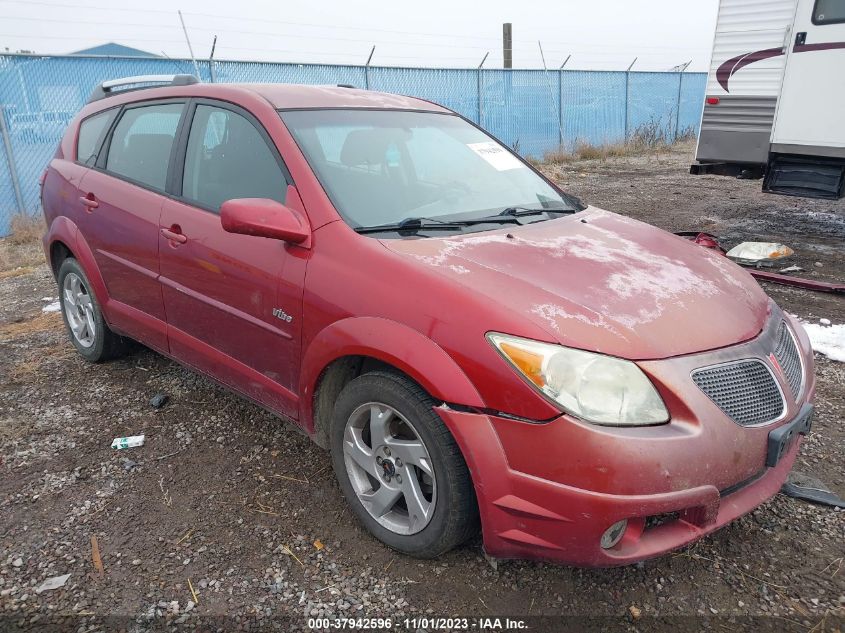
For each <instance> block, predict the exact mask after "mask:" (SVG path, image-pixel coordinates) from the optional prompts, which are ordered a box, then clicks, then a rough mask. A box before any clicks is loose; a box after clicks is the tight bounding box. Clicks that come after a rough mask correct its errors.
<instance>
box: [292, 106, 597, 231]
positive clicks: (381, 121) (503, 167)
mask: <svg viewBox="0 0 845 633" xmlns="http://www.w3.org/2000/svg"><path fill="white" fill-rule="evenodd" d="M280 114H281V117H282V120H283V121H284V123H285V125H286V126H287V127H288V129H289V130H290V131H291V133H292V134H293V136H294V138H295V139H296V142H297V143H298V145H299V147H300V148H301V149H302V151H303V153H304V154H305V157H306V159H307V160H308V162H309V164H310V165H311V168H312V169H313V170H314V172H315V173H316V175H317V177H318V178H319V180H320V183H321V184H322V185H323V188H324V189H325V190H326V192H327V193H328V195H329V197H330V198H331V200H332V202H333V204H334V205H335V208H337V210H338V211H339V212H340V214H341V215H342V216H343V218H344V219H345V220H346V222H347V223H348V224H350V225H351V226H352V227H353V228H356V229H365V228H368V227H381V226H389V225H397V224H399V223H402V222H403V221H405V223H406V224H405V225H407V221H408V220H409V219H410V220H413V221H415V226H416V227H417V229H419V228H420V226H421V224H420V222H418V221H417V220H420V219H421V220H423V224H424V225H425V226H429V227H431V226H433V225H434V224H436V223H440V224H441V225H442V224H443V223H446V222H464V223H465V225H470V224H471V225H472V227H473V229H472V230H479V229H492V228H497V227H496V225H495V224H487V223H478V222H467V221H472V220H477V219H480V218H489V217H491V216H495V215H498V214H500V213H506V214H510V215H511V216H515V215H528V214H531V213H532V211H533V215H538V216H541V217H538V218H532V219H533V220H539V219H549V218H550V217H556V216H555V215H554V212H558V213H560V212H571V211H573V210H578V209H580V208H581V207H580V205H579V204H578V202H577V200H575V199H574V198H570V197H568V196H566V195H563V194H561V193H560V192H559V191H558V190H557V189H555V188H554V187H553V186H551V185H550V184H549V183H548V182H546V181H545V180H544V179H543V178H541V177H540V176H538V175H537V174H536V173H535V172H534V170H532V169H530V168H529V167H528V166H527V165H526V164H525V163H523V162H522V161H521V160H520V159H519V158H518V157H517V156H515V155H514V154H513V153H512V152H511V151H510V150H508V149H507V148H505V147H504V146H502V145H501V144H500V143H498V142H497V141H495V140H494V139H493V138H491V137H490V136H488V135H487V134H485V133H484V132H482V131H481V130H480V129H478V128H476V127H475V126H473V125H471V124H470V123H468V122H467V121H465V120H463V119H462V118H460V117H458V116H455V115H451V114H438V113H433V112H409V111H397V110H352V109H337V110H335V109H328V110H327V109H321V110H288V111H281V112H280ZM544 211H548V213H544ZM450 226H452V225H450ZM437 228H441V229H447V228H448V227H447V226H440V227H437ZM452 230H455V231H460V230H462V228H461V227H460V226H452ZM362 232H363V231H362ZM441 233H442V231H439V232H438V234H441Z"/></svg>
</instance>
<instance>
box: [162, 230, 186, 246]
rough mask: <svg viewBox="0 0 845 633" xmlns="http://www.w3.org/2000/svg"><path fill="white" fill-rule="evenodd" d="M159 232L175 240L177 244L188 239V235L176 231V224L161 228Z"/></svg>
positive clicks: (172, 240)
mask: <svg viewBox="0 0 845 633" xmlns="http://www.w3.org/2000/svg"><path fill="white" fill-rule="evenodd" d="M174 229H176V230H174ZM161 234H162V235H164V237H166V238H167V239H169V240H170V241H171V242H176V243H178V244H184V243H185V242H187V241H188V236H187V235H183V234H182V233H180V232H178V227H176V226H172V227H170V228H169V229H162V230H161Z"/></svg>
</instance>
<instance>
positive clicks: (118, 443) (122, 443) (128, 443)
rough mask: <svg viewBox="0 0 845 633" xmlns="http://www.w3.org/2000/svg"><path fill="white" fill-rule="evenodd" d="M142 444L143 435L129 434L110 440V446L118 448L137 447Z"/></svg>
mask: <svg viewBox="0 0 845 633" xmlns="http://www.w3.org/2000/svg"><path fill="white" fill-rule="evenodd" d="M143 445H144V436H143V435H130V436H128V437H116V438H114V440H112V443H111V447H112V448H116V449H118V450H120V449H123V448H137V447H138V446H143Z"/></svg>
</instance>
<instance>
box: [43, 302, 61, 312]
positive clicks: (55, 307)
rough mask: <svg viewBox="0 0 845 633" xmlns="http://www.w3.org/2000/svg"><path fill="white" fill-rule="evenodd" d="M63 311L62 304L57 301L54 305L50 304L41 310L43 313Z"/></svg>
mask: <svg viewBox="0 0 845 633" xmlns="http://www.w3.org/2000/svg"><path fill="white" fill-rule="evenodd" d="M61 309H62V304H61V303H59V300H58V299H56V300H55V301H53V302H52V303H48V304H47V305H46V306H44V307H43V308H41V311H42V312H59V311H60V310H61Z"/></svg>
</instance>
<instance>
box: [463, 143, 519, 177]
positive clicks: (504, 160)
mask: <svg viewBox="0 0 845 633" xmlns="http://www.w3.org/2000/svg"><path fill="white" fill-rule="evenodd" d="M467 147H469V148H470V149H471V150H472V151H473V152H475V153H476V154H478V155H479V156H481V158H483V159H484V160H486V161H487V162H488V163H490V164H491V165H493V167H494V168H496V169H497V170H499V171H507V170H508V169H520V168H524V167H525V165H524V164H523V163H522V162H521V161H520V160H519V159H518V158H517V157H516V156H514V155H513V154H511V153H510V152H508V151H507V150H506V149H505V148H504V147H502V146H501V145H499V144H498V143H496V142H493V141H488V142H486V143H469V144H467Z"/></svg>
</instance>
